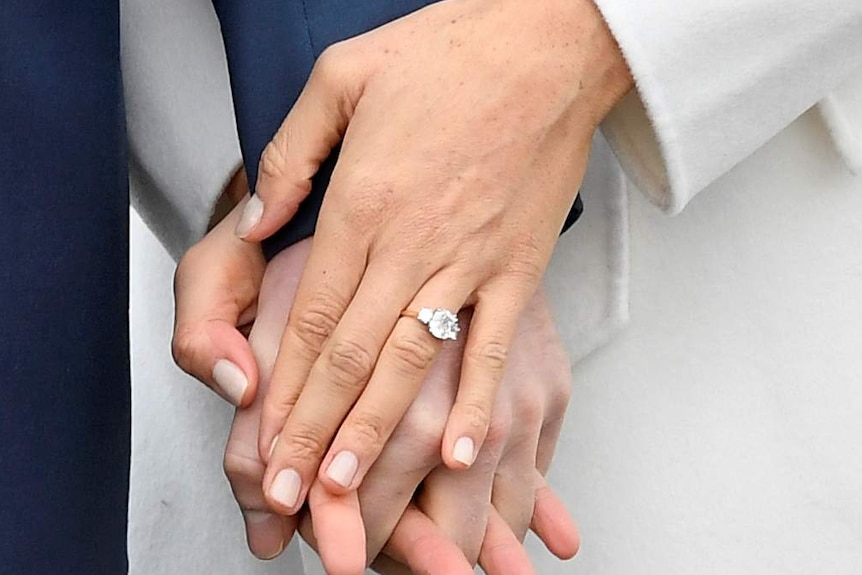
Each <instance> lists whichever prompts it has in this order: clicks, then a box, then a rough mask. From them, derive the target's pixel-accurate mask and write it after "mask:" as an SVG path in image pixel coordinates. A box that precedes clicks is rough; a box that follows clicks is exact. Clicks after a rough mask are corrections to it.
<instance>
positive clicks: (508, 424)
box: [485, 414, 512, 450]
mask: <svg viewBox="0 0 862 575" xmlns="http://www.w3.org/2000/svg"><path fill="white" fill-rule="evenodd" d="M511 431H512V418H511V417H509V416H506V415H502V414H499V415H495V416H494V418H493V419H491V422H490V423H489V425H488V433H487V435H486V436H485V445H487V446H488V447H489V448H490V449H494V450H496V449H499V448H501V447H502V446H504V445H505V444H506V442H507V441H508V438H509V434H510V433H511Z"/></svg>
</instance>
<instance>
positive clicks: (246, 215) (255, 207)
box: [236, 195, 263, 238]
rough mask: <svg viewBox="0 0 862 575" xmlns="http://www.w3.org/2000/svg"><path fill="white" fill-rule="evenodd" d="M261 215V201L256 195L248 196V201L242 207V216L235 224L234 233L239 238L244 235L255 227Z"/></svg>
mask: <svg viewBox="0 0 862 575" xmlns="http://www.w3.org/2000/svg"><path fill="white" fill-rule="evenodd" d="M261 217H263V202H262V201H261V199H260V198H259V197H258V196H257V195H254V196H252V197H251V198H249V200H248V203H247V204H246V205H245V207H244V208H243V209H242V216H241V217H240V218H239V223H237V225H236V235H238V236H239V237H241V238H244V237H246V236H247V235H248V234H250V233H251V231H252V230H253V229H254V228H255V227H257V224H259V223H260V218H261Z"/></svg>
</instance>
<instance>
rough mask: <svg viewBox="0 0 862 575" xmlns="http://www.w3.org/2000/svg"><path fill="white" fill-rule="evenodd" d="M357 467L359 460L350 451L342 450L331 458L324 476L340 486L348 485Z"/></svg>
mask: <svg viewBox="0 0 862 575" xmlns="http://www.w3.org/2000/svg"><path fill="white" fill-rule="evenodd" d="M358 467H359V460H358V459H356V455H354V454H353V452H351V451H342V452H341V453H339V454H338V455H336V456H335V457H334V458H333V459H332V463H330V464H329V467H328V468H327V469H326V476H327V477H328V478H330V479H331V480H333V481H334V482H336V483H337V484H339V485H340V486H342V487H350V484H351V483H353V477H354V476H355V475H356V470H357V468H358Z"/></svg>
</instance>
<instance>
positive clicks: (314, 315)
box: [288, 290, 343, 354]
mask: <svg viewBox="0 0 862 575" xmlns="http://www.w3.org/2000/svg"><path fill="white" fill-rule="evenodd" d="M342 309H343V307H342V306H341V305H340V302H339V299H338V298H337V297H336V296H335V295H334V294H331V293H328V292H327V291H326V290H321V291H319V292H318V294H317V295H316V296H315V297H314V298H313V299H312V300H311V301H310V302H309V304H308V306H307V307H306V308H305V309H304V310H302V311H300V312H299V314H298V315H297V317H296V319H295V320H294V321H291V322H289V323H288V330H289V331H290V332H292V334H293V335H294V336H295V338H296V339H297V340H298V341H299V342H300V343H301V344H302V345H303V346H305V348H306V349H307V350H308V351H310V352H313V353H315V354H319V353H320V350H322V349H323V345H324V344H325V343H326V341H327V340H328V339H329V336H330V335H331V334H332V332H333V331H335V326H337V325H338V320H339V318H340V317H341V310H342ZM291 319H292V318H291Z"/></svg>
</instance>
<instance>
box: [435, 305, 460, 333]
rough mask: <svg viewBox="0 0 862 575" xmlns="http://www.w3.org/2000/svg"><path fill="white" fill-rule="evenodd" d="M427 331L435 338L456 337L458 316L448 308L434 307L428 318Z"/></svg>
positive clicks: (458, 328) (458, 329) (458, 327)
mask: <svg viewBox="0 0 862 575" xmlns="http://www.w3.org/2000/svg"><path fill="white" fill-rule="evenodd" d="M428 331H430V332H431V335H433V336H434V337H436V338H437V339H453V340H454V339H458V332H459V331H461V327H460V326H459V325H458V316H457V315H455V314H454V313H452V312H451V311H449V310H448V309H442V308H438V309H435V310H434V311H433V312H432V313H431V317H430V318H429V319H428Z"/></svg>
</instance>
